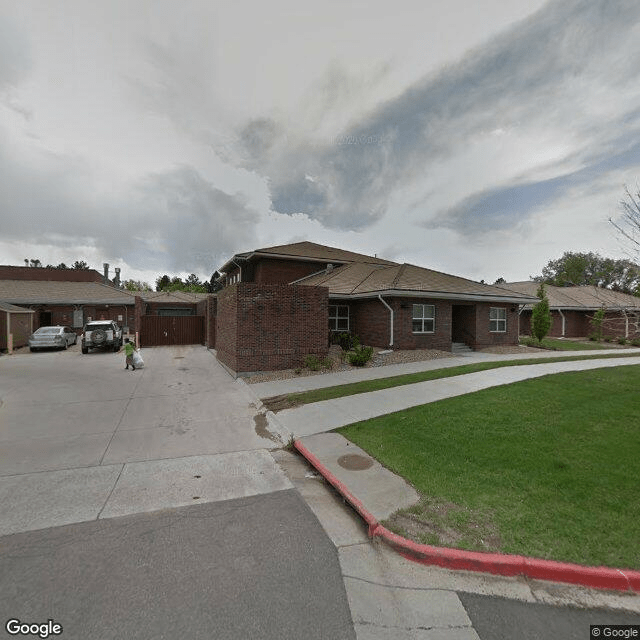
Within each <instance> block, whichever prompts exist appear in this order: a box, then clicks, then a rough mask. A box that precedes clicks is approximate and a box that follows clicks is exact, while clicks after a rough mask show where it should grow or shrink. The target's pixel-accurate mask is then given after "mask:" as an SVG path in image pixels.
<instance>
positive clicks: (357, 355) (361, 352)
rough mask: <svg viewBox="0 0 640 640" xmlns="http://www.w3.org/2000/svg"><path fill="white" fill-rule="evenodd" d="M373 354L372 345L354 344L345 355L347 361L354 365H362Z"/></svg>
mask: <svg viewBox="0 0 640 640" xmlns="http://www.w3.org/2000/svg"><path fill="white" fill-rule="evenodd" d="M372 355H373V347H362V346H360V345H359V344H358V345H355V346H354V348H353V351H349V353H348V354H347V357H348V359H349V362H350V363H351V364H352V365H353V366H355V367H363V366H364V365H365V364H367V362H369V360H371V356H372Z"/></svg>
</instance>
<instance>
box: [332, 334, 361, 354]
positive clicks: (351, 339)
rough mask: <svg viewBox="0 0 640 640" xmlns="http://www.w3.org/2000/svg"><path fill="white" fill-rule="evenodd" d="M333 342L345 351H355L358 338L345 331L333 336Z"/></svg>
mask: <svg viewBox="0 0 640 640" xmlns="http://www.w3.org/2000/svg"><path fill="white" fill-rule="evenodd" d="M331 342H332V344H337V345H340V348H341V349H342V350H343V351H351V349H353V347H354V346H355V345H356V344H357V342H358V338H356V337H355V336H352V335H351V334H350V333H347V332H346V331H344V332H342V333H334V334H332V336H331Z"/></svg>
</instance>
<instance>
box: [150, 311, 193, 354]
mask: <svg viewBox="0 0 640 640" xmlns="http://www.w3.org/2000/svg"><path fill="white" fill-rule="evenodd" d="M141 320H142V323H141V327H140V344H141V345H142V346H144V347H155V346H161V345H172V344H204V316H142V318H141Z"/></svg>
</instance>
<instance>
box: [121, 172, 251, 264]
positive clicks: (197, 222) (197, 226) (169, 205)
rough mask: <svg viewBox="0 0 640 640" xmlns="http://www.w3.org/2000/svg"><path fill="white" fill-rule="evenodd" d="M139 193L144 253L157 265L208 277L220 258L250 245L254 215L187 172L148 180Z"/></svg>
mask: <svg viewBox="0 0 640 640" xmlns="http://www.w3.org/2000/svg"><path fill="white" fill-rule="evenodd" d="M139 193H140V195H141V196H142V208H143V209H146V211H145V210H143V211H141V213H142V215H141V216H140V217H141V219H142V220H143V221H144V222H143V228H144V230H145V231H146V233H147V234H148V238H147V239H148V245H147V247H146V253H147V255H148V256H149V257H150V258H153V259H155V260H157V264H158V265H161V264H168V265H169V266H170V267H173V268H174V269H176V270H180V271H191V270H196V271H202V270H204V271H205V272H208V271H211V272H213V270H215V268H216V267H218V266H220V264H221V262H222V258H223V257H224V256H227V255H230V254H233V253H235V251H236V250H237V248H238V247H239V246H251V245H252V244H253V242H254V240H255V236H254V226H255V224H256V223H257V222H258V217H259V216H258V213H257V212H256V211H254V210H252V209H251V208H250V207H249V206H248V205H247V203H246V201H245V200H244V198H243V197H242V196H240V195H229V194H227V193H225V192H223V191H221V190H220V189H217V188H216V187H214V186H213V185H212V184H211V183H210V182H208V181H207V180H206V179H204V178H203V177H202V175H201V174H200V173H199V172H198V171H197V170H196V169H195V168H193V167H190V166H182V167H179V168H177V169H175V170H174V171H170V172H166V173H162V174H156V175H153V176H150V177H149V178H148V179H147V180H146V181H145V182H144V184H142V185H141V186H140V189H139ZM136 226H137V225H136ZM134 233H135V234H136V235H138V230H137V229H136V230H134Z"/></svg>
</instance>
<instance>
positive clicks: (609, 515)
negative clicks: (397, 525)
mask: <svg viewBox="0 0 640 640" xmlns="http://www.w3.org/2000/svg"><path fill="white" fill-rule="evenodd" d="M639 378H640V365H626V366H620V367H615V368H610V369H594V370H589V371H580V372H571V373H559V374H553V375H548V376H545V377H542V378H535V379H531V380H525V381H522V382H517V383H514V384H510V385H505V386H501V387H494V388H491V389H485V390H482V391H478V392H475V393H472V394H468V395H465V396H460V397H456V398H450V399H446V400H441V401H438V402H434V403H431V404H427V405H423V406H420V407H415V408H412V409H408V410H405V411H400V412H397V413H394V414H390V415H386V416H381V417H378V418H374V419H371V420H367V421H363V422H359V423H356V424H353V425H349V426H347V427H343V428H341V429H339V430H338V431H339V432H340V433H342V434H343V435H344V436H345V437H347V438H348V439H349V440H351V441H353V442H354V443H356V444H357V445H358V446H360V447H361V448H363V449H364V450H365V451H367V452H368V453H369V454H371V455H372V456H374V457H375V458H377V459H378V460H379V461H380V462H381V463H382V464H383V465H384V466H386V467H388V468H389V469H391V470H392V471H393V472H395V473H397V474H399V475H400V476H402V477H404V478H405V479H406V480H408V481H409V482H410V483H412V484H413V485H414V487H415V488H416V489H417V490H418V491H419V492H420V493H421V495H423V496H424V497H425V500H424V501H423V502H424V505H423V507H422V508H421V509H418V510H417V511H415V512H414V513H413V514H412V513H409V514H406V515H408V516H409V519H412V520H413V522H414V523H415V521H418V522H420V521H421V519H422V522H423V524H424V525H425V527H423V528H422V530H423V532H425V535H426V537H427V540H428V541H430V542H431V543H436V544H443V545H449V546H458V547H460V546H462V547H465V546H466V547H467V548H479V549H482V550H488V549H491V548H493V549H497V550H499V551H502V552H504V553H515V554H523V555H527V556H534V557H539V558H547V559H550V560H560V561H567V562H576V563H579V564H586V565H604V566H609V567H619V568H631V569H640V500H638V495H640V471H639V467H638V460H640V421H639V420H638V415H640V394H638V379H639ZM434 510H436V511H438V512H440V513H441V512H442V511H443V510H444V511H446V513H445V514H444V515H445V516H446V518H447V519H446V522H444V523H443V521H442V519H440V520H438V518H436V517H434V516H433V513H432V515H431V516H429V512H430V511H431V512H434ZM406 520H407V518H405V521H406ZM392 524H393V523H392ZM401 524H402V523H401ZM392 528H393V527H392ZM470 529H476V530H479V531H480V532H481V533H480V535H479V536H478V537H479V538H480V539H481V540H480V541H478V540H475V541H474V540H473V539H472V538H471V537H470V536H468V535H467V534H468V531H469V530H470ZM443 531H444V532H445V533H446V535H443ZM399 532H400V533H403V534H404V532H403V531H399ZM414 534H415V535H414V539H417V540H418V541H421V539H420V527H418V531H417V532H416V531H414ZM416 536H417V537H416ZM483 536H484V537H487V538H488V539H490V544H489V545H487V544H485V542H486V541H485V540H483V539H482V538H483ZM481 543H482V544H481ZM483 544H484V546H483Z"/></svg>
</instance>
